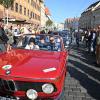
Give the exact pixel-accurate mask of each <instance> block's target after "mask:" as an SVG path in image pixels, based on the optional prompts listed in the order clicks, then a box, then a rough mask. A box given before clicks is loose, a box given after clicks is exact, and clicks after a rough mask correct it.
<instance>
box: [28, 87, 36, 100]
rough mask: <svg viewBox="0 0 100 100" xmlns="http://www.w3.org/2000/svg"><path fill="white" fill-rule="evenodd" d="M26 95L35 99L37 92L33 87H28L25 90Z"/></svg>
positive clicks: (32, 99)
mask: <svg viewBox="0 0 100 100" xmlns="http://www.w3.org/2000/svg"><path fill="white" fill-rule="evenodd" d="M26 95H27V97H28V98H29V99H31V100H35V99H36V98H37V97H38V94H37V92H36V91H35V90H33V89H29V90H28V91H27V92H26Z"/></svg>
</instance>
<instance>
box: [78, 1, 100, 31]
mask: <svg viewBox="0 0 100 100" xmlns="http://www.w3.org/2000/svg"><path fill="white" fill-rule="evenodd" d="M99 25H100V0H99V1H97V2H95V3H93V4H91V5H90V6H89V7H88V8H87V9H86V10H85V11H84V12H83V13H82V14H81V17H80V19H79V27H80V28H82V29H91V28H96V27H98V26H99Z"/></svg>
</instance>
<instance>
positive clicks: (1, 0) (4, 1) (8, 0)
mask: <svg viewBox="0 0 100 100" xmlns="http://www.w3.org/2000/svg"><path fill="white" fill-rule="evenodd" d="M13 3H14V0H0V4H1V5H3V6H4V7H5V8H7V9H8V8H9V7H11V6H12V5H13Z"/></svg>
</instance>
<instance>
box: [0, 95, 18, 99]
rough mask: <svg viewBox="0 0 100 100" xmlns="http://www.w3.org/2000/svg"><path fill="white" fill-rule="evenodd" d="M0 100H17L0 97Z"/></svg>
mask: <svg viewBox="0 0 100 100" xmlns="http://www.w3.org/2000/svg"><path fill="white" fill-rule="evenodd" d="M0 100H17V99H12V98H9V97H1V96H0Z"/></svg>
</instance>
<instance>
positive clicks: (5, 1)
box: [0, 0, 14, 25]
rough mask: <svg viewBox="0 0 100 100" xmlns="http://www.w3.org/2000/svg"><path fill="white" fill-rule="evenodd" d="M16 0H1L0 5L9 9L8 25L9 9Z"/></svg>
mask: <svg viewBox="0 0 100 100" xmlns="http://www.w3.org/2000/svg"><path fill="white" fill-rule="evenodd" d="M13 3H14V0H0V4H1V5H3V6H4V8H6V9H7V25H8V9H9V8H10V7H11V6H12V5H13Z"/></svg>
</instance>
